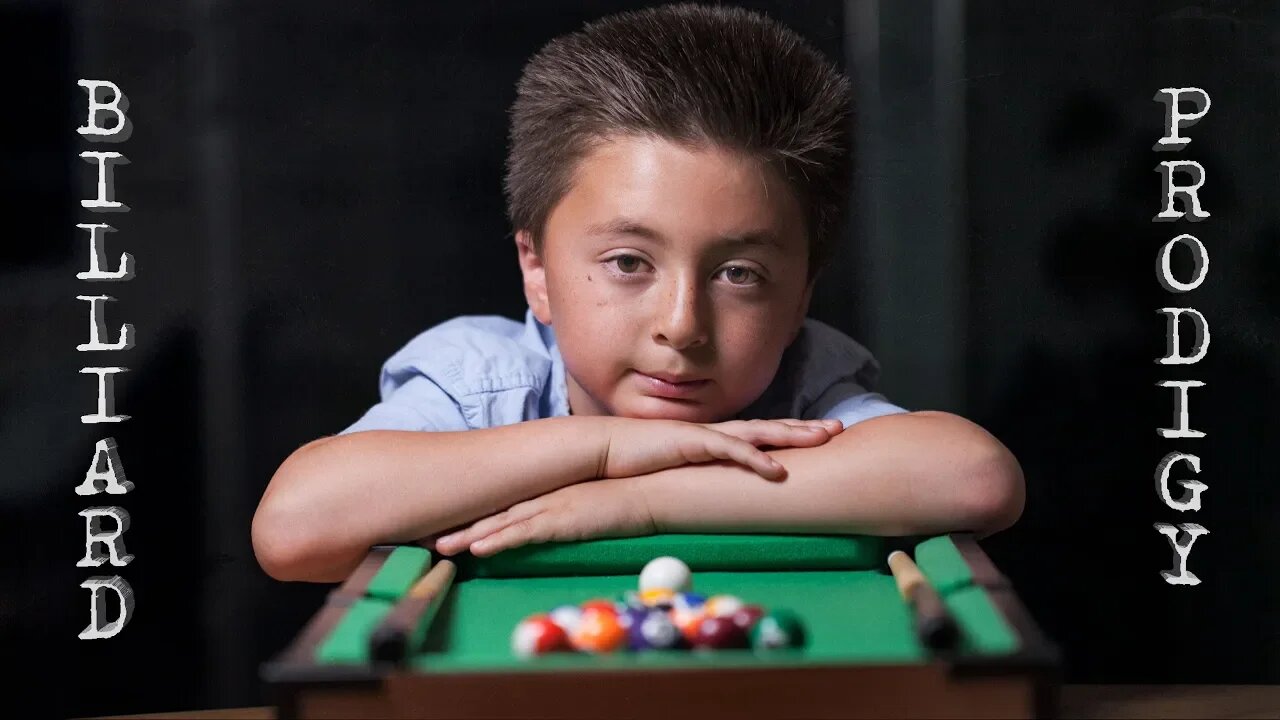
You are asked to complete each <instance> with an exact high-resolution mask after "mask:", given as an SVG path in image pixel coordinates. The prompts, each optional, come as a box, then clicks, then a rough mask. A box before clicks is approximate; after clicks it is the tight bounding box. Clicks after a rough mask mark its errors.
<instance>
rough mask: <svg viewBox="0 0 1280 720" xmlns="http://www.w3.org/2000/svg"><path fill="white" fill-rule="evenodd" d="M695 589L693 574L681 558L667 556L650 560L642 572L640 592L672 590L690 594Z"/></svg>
mask: <svg viewBox="0 0 1280 720" xmlns="http://www.w3.org/2000/svg"><path fill="white" fill-rule="evenodd" d="M692 587H693V572H692V571H691V570H690V569H689V566H688V565H686V564H685V563H684V561H683V560H681V559H680V558H675V557H671V556H670V555H666V556H663V557H657V558H654V559H652V560H650V561H649V562H648V563H647V564H646V565H645V566H644V569H643V570H641V571H640V592H642V593H643V592H648V591H650V590H670V591H671V592H673V593H678V592H688V591H689V590H690V589H691V588H692Z"/></svg>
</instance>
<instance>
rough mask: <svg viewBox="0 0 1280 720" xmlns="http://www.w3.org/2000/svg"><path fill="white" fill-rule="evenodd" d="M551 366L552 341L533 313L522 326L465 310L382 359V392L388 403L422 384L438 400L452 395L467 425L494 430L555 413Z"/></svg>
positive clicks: (414, 392)
mask: <svg viewBox="0 0 1280 720" xmlns="http://www.w3.org/2000/svg"><path fill="white" fill-rule="evenodd" d="M548 334H549V333H548ZM554 365H555V355H554V347H553V344H552V345H549V344H548V337H547V334H544V331H543V330H542V329H541V328H540V326H539V324H538V323H537V321H536V320H535V319H534V318H533V317H532V314H529V315H528V316H527V317H526V319H525V322H524V323H520V322H517V321H515V320H512V319H510V318H506V317H502V316H498V315H464V316H460V317H456V318H453V319H451V320H448V321H446V322H443V323H440V324H439V325H436V326H434V327H431V328H428V329H427V330H424V331H423V332H421V333H419V334H418V335H417V336H415V337H414V338H413V339H411V340H410V341H409V342H407V343H406V344H405V345H404V346H403V347H402V348H400V349H399V350H398V351H396V353H395V354H394V355H392V356H391V357H390V358H389V359H388V360H387V361H386V363H384V364H383V367H382V373H381V377H380V381H379V389H380V392H381V395H382V399H383V401H384V404H385V403H386V402H388V401H392V402H394V398H395V397H396V395H397V393H398V392H400V391H401V390H402V389H405V392H408V394H409V396H411V399H412V398H417V397H418V396H419V395H420V392H419V391H420V390H421V389H425V390H427V391H428V394H429V395H430V396H432V397H436V398H440V400H441V401H443V399H444V398H448V402H449V404H450V405H451V406H453V407H455V408H456V412H457V413H458V414H460V415H461V417H462V420H463V421H464V422H465V424H466V426H467V427H468V428H484V427H495V426H499V425H509V424H512V423H517V422H522V421H524V420H533V419H537V418H540V417H546V416H549V415H552V414H555V413H556V412H557V409H556V408H557V403H556V402H555V399H556V396H555V394H554V393H552V392H550V391H549V385H550V383H551V379H552V377H553V366H554ZM402 394H403V393H402ZM414 402H418V401H417V400H414Z"/></svg>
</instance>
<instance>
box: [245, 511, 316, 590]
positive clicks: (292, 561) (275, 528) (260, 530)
mask: <svg viewBox="0 0 1280 720" xmlns="http://www.w3.org/2000/svg"><path fill="white" fill-rule="evenodd" d="M279 505H280V503H279V502H278V501H272V500H270V499H267V498H264V499H263V502H262V504H260V505H259V506H258V510H257V512H256V513H254V515H253V529H252V539H253V554H254V557H256V558H257V560H258V566H259V567H261V568H262V571H263V572H265V573H266V574H267V575H269V576H271V577H272V578H273V579H275V580H279V581H281V582H296V581H300V580H307V579H308V578H307V576H306V572H305V568H306V566H307V564H308V562H307V560H308V557H310V553H308V551H307V546H308V541H307V539H306V538H305V537H304V536H303V533H302V532H301V531H300V530H299V528H298V524H297V523H296V522H295V521H293V520H292V519H291V518H290V517H289V513H288V512H286V511H285V510H284V509H282V508H280V507H279Z"/></svg>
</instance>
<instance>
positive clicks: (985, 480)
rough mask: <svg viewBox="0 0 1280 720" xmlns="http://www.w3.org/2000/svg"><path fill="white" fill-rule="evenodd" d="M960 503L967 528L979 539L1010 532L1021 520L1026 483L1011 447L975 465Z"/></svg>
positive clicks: (995, 450)
mask: <svg viewBox="0 0 1280 720" xmlns="http://www.w3.org/2000/svg"><path fill="white" fill-rule="evenodd" d="M965 485H966V492H965V497H964V498H963V499H962V500H961V502H962V503H963V505H964V507H965V512H964V513H963V514H964V516H965V519H966V521H967V522H966V525H967V526H968V527H969V528H970V529H972V530H973V531H974V532H975V533H976V534H977V535H978V536H979V537H987V536H990V535H994V534H995V533H998V532H1001V531H1003V530H1007V529H1009V528H1010V527H1012V526H1013V525H1014V524H1016V523H1017V522H1018V520H1019V519H1021V518H1022V512H1023V509H1024V508H1025V507H1026V498H1027V493H1026V481H1025V479H1024V477H1023V473H1022V466H1021V465H1020V464H1019V463H1018V460H1017V458H1015V457H1014V455H1013V453H1011V452H1010V451H1009V450H1008V448H1006V447H1004V446H1003V445H1001V444H999V443H996V444H995V448H993V449H992V450H991V451H990V452H987V453H985V454H984V457H983V458H982V459H981V460H980V461H978V462H976V463H975V467H974V470H973V471H972V473H971V475H970V479H969V482H967V483H965Z"/></svg>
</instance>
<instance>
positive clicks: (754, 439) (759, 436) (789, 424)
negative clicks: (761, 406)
mask: <svg viewBox="0 0 1280 720" xmlns="http://www.w3.org/2000/svg"><path fill="white" fill-rule="evenodd" d="M721 432H724V433H725V434H726V435H732V436H734V437H738V438H741V439H743V440H746V441H747V442H750V443H752V444H754V445H771V446H774V447H810V446H813V445H821V444H822V443H825V442H826V441H828V440H830V439H831V431H830V430H829V428H828V427H826V426H824V425H822V424H818V423H813V422H806V421H803V420H793V421H782V420H751V421H748V422H746V423H744V424H742V425H739V426H736V427H731V428H725V429H724V430H722V431H721Z"/></svg>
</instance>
